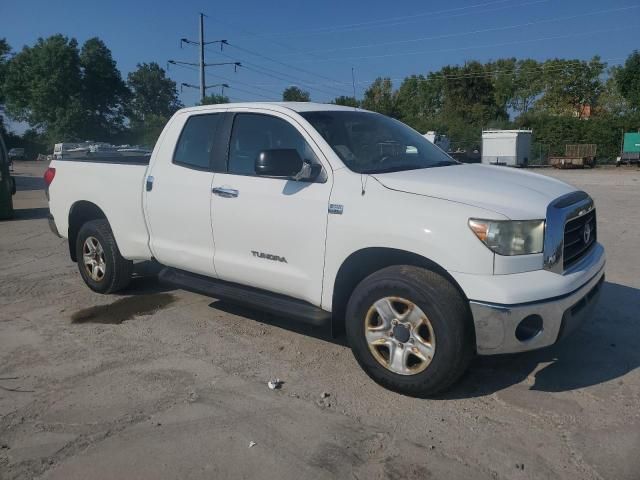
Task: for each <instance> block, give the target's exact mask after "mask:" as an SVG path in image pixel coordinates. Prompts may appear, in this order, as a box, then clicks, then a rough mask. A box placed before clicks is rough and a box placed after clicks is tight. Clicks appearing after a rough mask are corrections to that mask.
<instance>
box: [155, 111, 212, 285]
mask: <svg viewBox="0 0 640 480" xmlns="http://www.w3.org/2000/svg"><path fill="white" fill-rule="evenodd" d="M223 116H224V113H207V114H200V115H191V116H188V117H187V114H185V115H184V117H187V118H180V117H179V118H178V119H177V120H175V121H178V122H181V123H182V124H183V125H184V126H183V127H182V128H180V125H178V126H176V128H174V129H169V132H168V135H169V137H172V138H164V139H163V144H173V145H176V148H175V151H174V150H173V149H163V148H160V150H159V152H160V153H159V155H165V156H166V157H167V158H156V159H155V160H154V162H153V165H152V167H151V169H150V172H149V177H148V178H147V184H146V192H145V212H146V218H147V226H148V228H149V234H150V237H151V241H150V246H151V251H152V252H153V255H154V257H155V258H156V259H157V260H158V261H159V262H160V263H162V264H163V265H167V266H170V267H175V268H180V269H182V270H187V271H189V272H193V273H199V274H202V275H207V276H211V277H215V269H214V266H213V253H214V243H213V233H212V231H211V211H210V209H211V182H212V180H213V169H212V165H213V164H214V160H215V159H214V158H213V156H214V155H216V154H217V152H218V149H217V148H216V146H217V137H216V135H217V131H218V127H219V126H220V125H221V124H222V119H223ZM176 142H177V144H176Z"/></svg>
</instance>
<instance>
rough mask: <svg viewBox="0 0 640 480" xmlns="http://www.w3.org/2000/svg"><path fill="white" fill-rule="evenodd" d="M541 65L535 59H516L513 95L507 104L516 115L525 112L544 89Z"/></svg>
mask: <svg viewBox="0 0 640 480" xmlns="http://www.w3.org/2000/svg"><path fill="white" fill-rule="evenodd" d="M541 67H542V66H541V65H540V63H538V62H537V61H536V60H532V59H524V60H518V63H517V66H516V74H515V85H514V90H513V96H512V97H511V101H510V102H509V106H510V107H511V108H513V110H515V112H516V113H517V114H518V115H523V114H526V113H527V112H528V111H529V110H530V109H531V107H533V104H534V102H535V100H536V99H537V98H539V97H540V95H541V94H542V92H543V91H544V74H543V71H542V68H541Z"/></svg>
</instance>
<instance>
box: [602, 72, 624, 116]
mask: <svg viewBox="0 0 640 480" xmlns="http://www.w3.org/2000/svg"><path fill="white" fill-rule="evenodd" d="M619 70H620V67H613V68H611V70H610V72H609V73H610V75H609V78H607V80H606V81H605V83H604V86H603V88H602V93H601V94H600V98H599V99H598V108H597V110H596V112H595V113H597V115H612V116H623V115H626V114H627V113H628V112H629V102H628V101H627V99H626V98H625V97H624V96H623V95H622V93H621V92H620V86H619V84H618V81H619V77H618V75H619V73H618V72H619Z"/></svg>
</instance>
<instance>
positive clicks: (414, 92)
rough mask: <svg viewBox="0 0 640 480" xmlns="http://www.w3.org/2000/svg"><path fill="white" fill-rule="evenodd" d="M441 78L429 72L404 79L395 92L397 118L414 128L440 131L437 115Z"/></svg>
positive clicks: (440, 98)
mask: <svg viewBox="0 0 640 480" xmlns="http://www.w3.org/2000/svg"><path fill="white" fill-rule="evenodd" d="M442 100H443V80H442V77H441V76H439V75H436V74H433V73H430V74H429V75H428V76H427V77H426V78H425V77H424V76H423V75H411V76H410V77H407V78H405V79H404V81H403V82H402V83H401V84H400V88H398V91H397V92H396V108H397V110H398V115H399V118H400V119H401V120H402V121H403V122H405V123H407V124H408V125H411V126H412V127H413V128H415V129H416V130H420V131H422V132H425V131H427V130H432V129H436V130H438V131H442V130H443V129H442V128H441V126H440V125H439V124H440V121H439V115H440V112H441V110H442Z"/></svg>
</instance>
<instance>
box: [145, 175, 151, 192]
mask: <svg viewBox="0 0 640 480" xmlns="http://www.w3.org/2000/svg"><path fill="white" fill-rule="evenodd" d="M146 190H147V192H150V191H151V190H153V175H149V176H148V177H147V183H146Z"/></svg>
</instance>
